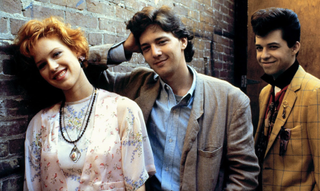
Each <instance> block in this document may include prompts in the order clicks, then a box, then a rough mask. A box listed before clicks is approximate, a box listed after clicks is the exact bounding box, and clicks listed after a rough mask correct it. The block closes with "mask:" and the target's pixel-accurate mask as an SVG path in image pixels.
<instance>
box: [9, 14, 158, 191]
mask: <svg viewBox="0 0 320 191" xmlns="http://www.w3.org/2000/svg"><path fill="white" fill-rule="evenodd" d="M15 44H16V45H17V46H18V47H19V51H20V53H21V55H23V57H25V58H29V59H28V60H29V62H32V63H29V66H30V67H32V66H36V67H35V68H37V70H38V72H39V73H40V75H41V77H42V78H43V79H44V80H45V81H47V82H48V84H50V85H51V86H53V87H55V88H57V89H60V90H61V91H62V92H63V95H64V98H63V100H61V101H60V102H59V103H56V104H54V105H53V106H51V107H48V108H46V109H43V110H41V111H40V112H39V113H37V114H36V115H35V116H34V117H33V119H32V120H31V122H30V123H29V126H28V129H27V133H26V140H25V166H26V167H25V179H26V180H25V189H26V190H36V191H38V190H140V189H141V190H144V183H145V181H146V180H147V179H148V176H149V175H148V174H150V173H154V172H155V167H154V164H153V156H152V151H151V147H150V145H149V139H148V137H147V133H146V129H145V123H144V120H143V115H142V112H141V110H140V108H139V107H138V106H137V104H136V103H135V102H133V101H131V100H129V99H128V98H125V97H121V96H119V95H117V94H114V93H110V92H107V91H104V90H101V89H97V88H95V87H94V86H92V85H91V84H90V82H89V81H88V79H87V77H86V75H85V74H84V71H83V69H82V68H81V66H82V65H83V63H85V60H86V58H87V56H88V50H89V48H88V43H87V40H86V38H85V37H84V34H83V33H82V32H81V30H80V29H72V28H71V27H70V26H69V25H67V24H65V23H63V22H62V21H60V20H59V19H58V18H55V17H50V18H47V19H44V20H43V21H38V20H31V21H29V22H27V23H26V24H25V25H24V26H23V27H21V28H20V30H19V33H18V35H17V37H16V39H15ZM38 88H40V89H41V88H42V87H38Z"/></svg>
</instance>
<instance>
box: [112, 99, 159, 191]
mask: <svg viewBox="0 0 320 191" xmlns="http://www.w3.org/2000/svg"><path fill="white" fill-rule="evenodd" d="M120 99H121V100H119V104H118V120H119V126H120V137H121V141H122V145H121V146H122V166H123V175H124V179H125V185H126V189H127V190H137V189H138V188H139V187H141V186H142V185H143V184H144V183H145V181H146V180H147V179H148V177H149V175H153V174H155V166H154V160H153V155H152V150H151V146H150V142H149V138H148V134H147V132H146V126H145V122H144V119H143V115H142V111H141V109H140V108H139V106H138V105H137V104H136V103H135V102H134V101H131V100H129V99H128V98H124V97H122V98H120Z"/></svg>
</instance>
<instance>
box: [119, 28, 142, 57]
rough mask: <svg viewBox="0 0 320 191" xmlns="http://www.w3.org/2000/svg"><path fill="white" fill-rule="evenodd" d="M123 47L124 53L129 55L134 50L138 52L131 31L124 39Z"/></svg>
mask: <svg viewBox="0 0 320 191" xmlns="http://www.w3.org/2000/svg"><path fill="white" fill-rule="evenodd" d="M123 48H124V51H125V54H126V55H131V54H132V53H134V52H138V53H139V52H140V46H139V44H138V42H137V40H136V39H135V38H134V36H133V34H132V33H130V35H129V36H128V38H127V40H126V41H124V43H123Z"/></svg>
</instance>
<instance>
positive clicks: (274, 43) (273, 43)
mask: <svg viewBox="0 0 320 191" xmlns="http://www.w3.org/2000/svg"><path fill="white" fill-rule="evenodd" d="M267 45H268V46H270V45H280V43H278V42H270V43H268V44H267ZM255 46H261V44H255Z"/></svg>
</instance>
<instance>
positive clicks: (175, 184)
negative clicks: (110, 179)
mask: <svg viewBox="0 0 320 191" xmlns="http://www.w3.org/2000/svg"><path fill="white" fill-rule="evenodd" d="M127 29H129V30H130V31H131V35H130V36H129V37H128V39H127V40H126V41H125V42H124V43H123V44H122V43H120V44H117V45H115V46H114V47H112V48H111V49H109V48H110V47H109V46H107V45H99V46H94V47H91V48H90V58H89V61H90V62H93V63H94V64H102V65H106V64H110V62H111V61H118V62H121V60H120V59H119V57H117V56H116V55H123V56H124V55H129V56H128V58H130V55H131V54H132V52H133V49H132V48H128V47H135V46H137V47H138V48H137V49H140V51H141V53H142V54H143V57H144V58H145V60H146V62H147V63H148V65H149V66H150V68H146V67H138V68H136V69H134V70H133V71H132V72H129V73H117V72H111V71H110V70H105V71H104V72H103V75H102V76H103V78H102V80H104V82H102V81H100V84H101V85H102V86H103V88H105V89H107V90H109V91H113V92H117V93H119V94H121V95H124V96H127V97H129V98H130V99H133V100H134V101H135V102H136V103H137V104H138V105H139V106H140V107H141V109H142V112H143V114H144V118H145V121H146V123H147V130H148V135H149V139H150V143H151V146H152V150H153V154H154V158H155V166H156V171H157V172H156V174H155V176H153V177H151V178H150V179H149V180H148V181H147V183H146V189H147V190H152V191H157V190H174V191H177V190H183V191H184V190H185V191H189V190H198V191H208V190H246V191H248V190H255V188H256V187H257V185H258V180H257V177H258V174H259V165H258V159H257V156H256V155H255V152H254V140H253V127H252V122H251V111H250V100H249V98H248V97H247V96H246V95H245V94H244V93H243V92H241V90H240V89H238V88H236V87H234V86H232V85H231V84H229V83H228V82H226V81H223V80H220V79H217V78H214V77H210V76H206V75H203V74H199V73H197V72H196V71H195V70H194V69H193V68H192V67H190V66H189V65H188V64H187V63H188V62H191V61H192V56H193V48H192V41H191V40H192V37H193V36H192V35H191V34H190V33H189V31H188V30H187V29H186V26H185V25H184V24H183V23H182V22H181V20H180V19H179V18H178V16H177V15H176V14H175V13H174V10H173V9H170V8H169V7H166V6H163V7H160V8H153V7H145V8H143V9H142V10H141V11H139V12H137V13H136V14H135V15H134V16H133V17H132V19H130V20H129V21H128V22H127ZM130 42H131V43H130ZM132 42H133V43H132ZM136 42H137V43H136ZM128 44H129V45H132V44H133V46H127V45H128ZM118 49H120V50H122V53H119V52H117V53H114V52H115V51H117V50H118ZM120 52H121V51H120ZM118 53H119V54H118ZM125 53H126V54H125ZM107 55H108V57H107ZM110 60H111V61H110ZM124 60H126V59H124ZM97 76H99V74H97V75H95V77H96V78H97Z"/></svg>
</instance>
